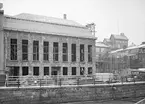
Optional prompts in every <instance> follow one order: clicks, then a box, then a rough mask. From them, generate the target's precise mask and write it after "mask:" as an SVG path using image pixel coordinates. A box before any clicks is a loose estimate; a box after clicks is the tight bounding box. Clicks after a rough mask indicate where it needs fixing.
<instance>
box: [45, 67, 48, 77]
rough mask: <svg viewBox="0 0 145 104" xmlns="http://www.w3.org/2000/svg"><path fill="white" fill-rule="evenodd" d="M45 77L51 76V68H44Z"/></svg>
mask: <svg viewBox="0 0 145 104" xmlns="http://www.w3.org/2000/svg"><path fill="white" fill-rule="evenodd" d="M44 75H49V67H44Z"/></svg>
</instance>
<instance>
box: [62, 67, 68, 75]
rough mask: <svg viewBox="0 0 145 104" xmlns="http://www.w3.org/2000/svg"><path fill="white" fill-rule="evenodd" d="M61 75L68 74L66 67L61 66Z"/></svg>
mask: <svg viewBox="0 0 145 104" xmlns="http://www.w3.org/2000/svg"><path fill="white" fill-rule="evenodd" d="M63 75H68V68H67V67H63Z"/></svg>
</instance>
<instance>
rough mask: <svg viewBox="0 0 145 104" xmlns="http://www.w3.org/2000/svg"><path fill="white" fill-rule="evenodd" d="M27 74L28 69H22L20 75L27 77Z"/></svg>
mask: <svg viewBox="0 0 145 104" xmlns="http://www.w3.org/2000/svg"><path fill="white" fill-rule="evenodd" d="M28 73H29V70H28V67H26V66H24V67H22V75H23V76H25V75H28Z"/></svg>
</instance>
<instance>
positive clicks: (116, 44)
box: [110, 33, 128, 50]
mask: <svg viewBox="0 0 145 104" xmlns="http://www.w3.org/2000/svg"><path fill="white" fill-rule="evenodd" d="M110 41H111V44H112V45H111V46H112V49H113V50H116V49H121V48H127V47H128V38H127V37H126V36H125V35H124V33H120V35H114V34H111V36H110Z"/></svg>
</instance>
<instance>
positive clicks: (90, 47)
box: [88, 45, 92, 62]
mask: <svg viewBox="0 0 145 104" xmlns="http://www.w3.org/2000/svg"><path fill="white" fill-rule="evenodd" d="M88 62H92V45H88Z"/></svg>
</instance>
